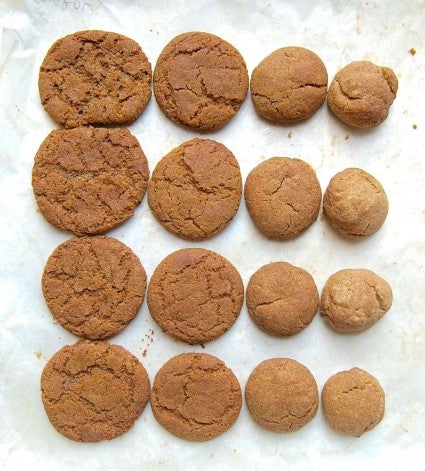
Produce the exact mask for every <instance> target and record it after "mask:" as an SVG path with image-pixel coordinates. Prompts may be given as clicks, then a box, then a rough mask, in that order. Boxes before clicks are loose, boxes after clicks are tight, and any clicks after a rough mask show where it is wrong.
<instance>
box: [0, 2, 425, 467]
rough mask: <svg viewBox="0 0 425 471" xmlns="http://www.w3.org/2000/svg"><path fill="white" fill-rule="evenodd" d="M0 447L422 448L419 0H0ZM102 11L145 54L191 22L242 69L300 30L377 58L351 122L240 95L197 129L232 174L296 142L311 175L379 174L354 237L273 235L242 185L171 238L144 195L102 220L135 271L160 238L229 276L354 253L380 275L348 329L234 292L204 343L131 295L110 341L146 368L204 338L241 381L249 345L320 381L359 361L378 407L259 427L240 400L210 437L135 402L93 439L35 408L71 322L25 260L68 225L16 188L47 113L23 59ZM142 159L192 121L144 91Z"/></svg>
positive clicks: (233, 456) (258, 455)
mask: <svg viewBox="0 0 425 471" xmlns="http://www.w3.org/2000/svg"><path fill="white" fill-rule="evenodd" d="M0 22H1V33H0V34H1V36H0V38H1V58H0V122H1V123H2V137H1V140H0V186H1V195H2V198H1V204H0V217H1V221H0V270H1V283H0V299H1V303H0V313H1V314H0V316H1V330H0V375H1V381H0V416H1V419H2V420H1V423H2V426H1V428H0V463H1V466H3V467H4V468H5V469H8V470H9V469H10V470H14V469H43V470H50V469H52V470H53V469H54V470H73V469H75V470H76V469H78V470H86V469H87V470H100V469H102V470H127V469H128V470H133V469H134V470H136V469H159V470H171V469H172V470H176V469H179V470H192V469H244V470H245V469H247V470H249V469H253V470H255V469H288V470H292V469H306V468H307V466H308V467H310V468H312V469H322V468H323V469H325V468H326V469H341V467H342V466H343V467H344V469H354V468H356V469H357V468H359V467H360V469H362V468H364V469H400V467H401V466H403V467H405V469H409V470H411V469H418V468H419V464H420V462H421V459H422V460H423V459H424V458H425V447H424V434H425V400H424V398H425V375H424V374H423V364H424V361H425V328H424V326H425V320H424V314H423V300H422V297H423V291H422V289H424V281H425V277H424V262H423V254H424V248H425V217H424V214H425V205H424V202H423V191H424V190H423V189H424V186H425V164H424V157H423V152H424V148H425V139H424V131H423V130H424V129H425V128H424V126H425V122H424V120H423V107H424V104H425V95H424V89H425V66H424V57H425V53H424V44H425V3H424V2H423V1H419V0H418V1H414V0H411V1H409V2H394V1H392V0H387V1H378V0H368V1H358V0H355V1H352V2H346V1H344V0H328V1H326V0H323V1H321V2H316V1H313V0H311V1H310V0H294V1H291V2H289V1H283V0H281V1H279V0H275V1H273V0H271V1H260V0H258V1H249V2H244V1H242V0H238V1H232V2H230V1H225V0H216V1H212V0H211V1H208V0H198V1H184V0H174V1H169V0H156V1H151V2H148V1H140V2H136V1H119V0H105V1H100V0H73V1H68V0H6V1H4V0H3V1H2V4H1V6H0ZM83 29H103V30H109V31H115V32H117V33H122V34H125V35H127V36H129V37H131V38H132V39H134V40H136V41H137V42H138V43H139V44H140V45H141V46H142V48H143V50H144V52H145V53H146V55H147V56H148V58H149V60H150V62H151V64H152V66H154V65H155V62H156V59H157V57H158V55H159V53H160V52H161V50H162V48H163V47H164V46H165V44H166V43H167V42H168V41H169V40H170V39H172V38H173V37H174V36H175V35H177V34H179V33H181V32H185V31H192V30H201V31H208V32H211V33H214V34H217V35H218V36H221V37H222V38H223V39H226V40H227V41H229V42H230V43H232V44H233V45H234V46H235V47H237V48H238V49H239V51H240V52H241V54H242V56H243V57H244V58H245V60H246V63H247V67H248V72H249V74H251V72H252V69H253V68H254V67H255V66H256V65H257V64H258V62H259V61H260V60H261V59H263V58H264V57H265V56H266V55H267V54H269V53H270V52H272V51H273V50H275V49H277V48H279V47H283V46H289V45H296V46H304V47H307V48H309V49H312V50H313V51H314V52H316V53H317V54H318V55H319V56H320V57H321V59H322V60H323V61H324V63H325V65H326V67H327V70H328V74H329V78H330V80H331V79H332V77H333V76H334V75H335V73H336V72H337V71H338V70H339V69H340V68H341V67H343V66H344V65H346V64H347V63H349V62H352V61H354V60H361V59H367V60H371V61H373V62H375V63H377V64H379V65H385V66H388V67H391V68H392V69H393V70H394V71H395V73H396V74H397V76H398V78H399V91H398V95H397V98H396V100H395V101H394V104H393V105H392V107H391V110H390V113H389V117H388V119H387V120H386V121H385V122H384V123H383V124H382V125H381V126H380V127H378V128H376V129H373V130H370V131H359V130H355V129H352V128H349V127H347V126H345V125H343V124H342V123H341V122H339V121H338V120H337V119H336V118H335V117H334V116H333V115H332V114H331V113H330V111H329V110H328V108H327V106H326V105H325V106H322V108H320V110H319V111H318V112H317V113H316V114H315V115H314V116H313V117H312V118H311V119H309V120H307V121H305V122H303V123H301V124H298V125H296V126H280V125H273V124H271V123H268V122H266V121H264V120H262V119H260V118H259V117H258V116H257V115H256V113H255V111H254V109H253V106H252V103H251V100H250V98H249V97H248V99H247V100H246V101H245V103H244V104H243V106H242V107H241V109H240V111H239V113H238V114H237V115H236V116H235V117H234V118H233V119H232V120H231V122H230V123H229V124H228V125H227V126H225V127H224V128H223V129H222V130H220V131H218V132H215V133H211V134H206V135H205V137H209V138H213V139H216V140H218V141H220V142H222V143H223V144H225V145H226V146H227V147H228V148H229V149H230V150H231V151H232V152H233V153H234V154H235V156H236V158H237V159H238V161H239V164H240V167H241V172H242V177H243V179H244V180H245V178H246V176H247V174H248V172H249V171H250V170H251V169H252V168H253V167H254V166H255V165H257V164H258V163H259V162H261V161H262V160H264V159H266V158H269V157H272V156H288V157H297V158H301V159H303V160H305V161H307V162H308V163H310V164H311V165H312V166H313V168H314V169H315V170H316V171H317V175H318V178H319V181H320V183H321V186H322V191H324V190H325V188H326V186H327V184H328V182H329V179H330V178H331V177H332V176H333V175H334V174H335V173H336V172H338V171H340V170H342V169H344V168H346V167H360V168H363V169H364V170H366V171H368V172H369V173H371V174H372V175H374V176H375V177H376V178H378V180H380V182H381V183H382V185H383V186H384V188H385V190H386V193H387V195H388V199H389V203H390V211H389V215H388V218H387V220H386V222H385V224H384V226H383V227H382V229H381V230H380V231H379V232H377V233H376V234H375V235H373V236H371V237H369V238H367V239H364V240H359V241H354V242H353V241H347V240H345V239H343V238H341V237H339V236H338V235H337V234H336V233H335V232H334V231H332V229H331V228H330V227H329V226H328V225H327V224H326V223H325V221H323V220H321V218H320V217H319V219H318V221H317V222H316V223H314V225H313V226H312V227H311V228H310V229H309V230H308V231H307V232H305V233H304V234H303V235H301V236H300V237H297V238H296V239H293V240H291V241H287V242H280V241H272V240H268V239H266V238H265V237H263V236H262V235H261V234H260V233H259V232H258V231H257V230H256V229H255V228H254V226H253V224H252V222H251V220H250V218H249V216H248V213H247V210H246V207H245V204H244V202H242V203H241V206H240V208H239V211H238V213H237V215H236V217H235V219H234V220H233V222H232V223H231V224H230V225H229V226H228V227H227V228H226V229H225V230H224V231H223V232H222V233H221V234H219V235H217V236H215V237H213V238H211V239H210V240H207V241H203V242H196V243H192V242H188V241H184V240H181V239H178V238H177V237H175V236H173V235H172V234H170V233H168V232H166V231H165V230H164V229H163V228H162V227H161V226H160V225H159V223H158V222H157V221H156V220H155V219H154V217H153V216H152V214H151V212H150V210H149V208H148V205H147V201H146V197H145V199H144V200H143V202H142V204H141V205H140V206H139V207H138V208H137V210H136V212H135V214H134V216H133V217H132V218H131V219H130V220H129V221H127V222H126V223H125V224H123V225H122V226H120V227H118V228H116V229H114V230H112V231H110V232H109V233H108V235H110V236H113V237H116V238H118V239H119V240H121V241H122V242H124V243H125V244H127V245H128V246H130V247H131V248H132V250H133V251H134V252H135V253H136V254H137V255H138V256H139V257H140V259H141V261H142V263H143V265H144V267H145V269H146V272H147V275H148V279H149V278H150V276H151V275H152V273H153V271H154V269H155V267H156V266H157V264H158V263H159V262H160V261H161V260H162V259H163V258H164V257H165V256H166V255H168V254H169V253H171V252H172V251H174V250H177V249H179V248H184V247H205V248H208V249H211V250H215V251H217V252H219V253H220V254H222V255H223V256H225V257H227V258H228V259H229V260H230V261H231V262H232V263H233V264H234V265H235V266H236V267H237V268H238V269H239V271H240V273H241V276H242V279H243V281H244V284H245V287H246V285H247V282H248V280H249V277H250V276H251V275H252V274H253V273H254V272H255V271H256V270H257V269H258V268H259V267H260V266H262V265H264V264H265V263H268V262H271V261H278V260H284V261H287V262H290V263H292V264H295V265H298V266H300V267H303V268H305V269H306V270H308V271H309V272H310V273H311V274H312V275H313V277H314V279H315V281H316V283H317V286H318V288H319V291H321V289H322V287H323V285H324V283H325V281H326V280H327V278H328V277H329V276H330V275H331V274H332V273H334V272H335V271H337V270H339V269H342V268H369V269H371V270H374V271H376V272H377V273H378V274H379V275H381V276H382V277H384V278H385V279H386V280H387V281H388V282H389V283H390V284H391V286H392V289H393V293H394V303H393V307H392V309H391V310H390V311H389V312H388V313H387V314H386V316H384V318H383V319H382V320H381V321H380V322H379V323H378V324H376V325H375V326H374V327H372V328H371V329H370V330H368V331H366V332H364V333H361V334H358V335H341V334H337V333H334V332H333V331H331V330H330V329H329V328H327V327H326V326H325V324H324V322H323V321H322V319H321V318H320V316H319V315H317V316H316V317H315V319H314V320H313V322H312V324H311V325H310V326H309V327H307V328H306V329H305V330H304V331H302V332H301V333H300V334H298V335H296V336H294V337H291V338H287V339H282V338H273V337H271V336H268V335H267V334H265V333H263V332H261V331H260V330H259V329H258V328H257V327H256V326H255V325H254V324H253V322H252V321H251V320H250V318H249V316H248V313H247V310H246V307H245V306H244V307H243V309H242V312H241V314H240V317H239V319H238V320H237V321H236V323H235V325H234V326H233V327H232V328H231V329H230V330H229V331H228V332H227V333H226V334H225V335H223V336H222V337H221V338H219V339H217V340H215V341H212V342H209V343H207V344H206V345H205V348H202V347H201V346H195V347H192V346H189V345H186V344H183V343H179V342H176V341H174V340H172V339H171V338H170V337H168V336H166V335H165V334H163V333H162V332H161V330H160V329H159V327H158V326H157V325H156V324H155V323H154V321H153V320H152V318H151V317H150V315H149V312H148V310H147V306H146V301H145V303H144V304H143V307H142V309H141V311H140V313H139V314H138V316H137V317H136V319H135V320H134V321H133V322H132V323H131V324H130V325H129V326H128V327H127V328H126V329H124V331H123V332H121V333H120V334H119V335H117V336H116V337H114V338H113V339H111V343H116V344H119V345H122V346H124V347H125V348H127V349H128V350H129V351H131V352H132V353H133V354H135V355H136V356H137V357H138V358H139V359H140V360H141V361H142V363H143V365H144V366H145V367H146V369H147V371H148V374H149V377H150V379H151V382H153V379H154V376H155V374H156V372H157V371H158V369H159V368H160V367H161V366H162V364H163V363H165V361H167V360H168V359H169V358H171V357H172V356H173V355H175V354H178V353H182V352H206V353H210V354H213V355H216V356H218V357H219V358H221V359H222V360H223V361H224V362H225V363H226V364H227V365H228V366H229V367H230V368H232V370H233V371H234V372H235V374H236V376H237V377H238V379H239V381H240V383H241V386H242V388H244V386H245V383H246V380H247V378H248V376H249V374H250V372H251V371H252V369H253V368H254V367H255V366H256V365H257V364H258V363H259V362H260V361H262V360H264V359H267V358H273V357H290V358H294V359H296V360H298V361H300V362H301V363H303V364H304V365H306V366H307V367H308V368H309V369H310V370H311V372H312V373H313V375H314V377H315V378H316V380H317V383H318V386H319V390H321V388H322V386H323V384H324V382H325V381H326V380H327V378H328V377H329V376H331V375H332V374H334V373H335V372H337V371H340V370H344V369H349V368H351V367H353V366H358V367H360V368H363V369H365V370H367V371H368V372H370V373H371V374H373V375H374V376H376V377H377V378H378V379H379V381H380V383H381V385H382V387H383V388H384V390H385V391H386V394H387V403H386V416H385V418H384V420H383V421H382V422H381V424H380V425H379V426H378V427H377V428H375V429H374V430H373V431H371V432H369V433H366V434H365V435H363V436H362V437H361V438H357V439H356V438H350V437H344V436H341V435H338V434H337V433H334V432H333V431H332V430H331V429H330V428H329V427H328V426H327V424H326V423H325V421H324V419H323V416H322V412H321V410H320V408H319V412H318V414H317V416H316V417H315V418H314V419H313V420H312V421H311V422H310V423H309V424H308V425H307V426H306V427H304V428H303V429H301V430H300V431H298V432H296V433H293V434H287V435H279V434H274V433H272V432H267V431H266V430H263V429H261V428H259V427H258V426H257V425H255V423H254V422H253V421H252V419H251V418H250V416H249V413H248V411H247V408H246V406H245V405H243V407H242V411H241V414H240V416H239V419H238V420H237V422H236V423H235V425H234V426H233V427H232V428H231V429H230V431H228V432H227V433H225V434H224V435H222V436H220V437H218V438H217V439H215V440H212V441H210V442H206V443H190V442H185V441H183V440H180V439H178V438H176V437H174V436H172V435H171V434H169V433H168V432H167V431H166V430H164V429H162V428H161V427H160V425H159V424H157V422H156V421H155V419H154V418H153V415H152V412H151V409H150V406H147V408H146V409H145V411H144V413H143V414H142V416H141V417H140V419H139V420H138V421H137V422H136V424H135V426H134V427H133V428H132V429H131V430H130V431H129V432H128V433H126V434H125V435H123V436H121V437H119V438H117V439H115V440H112V441H110V442H102V443H97V444H81V443H77V442H73V441H70V440H67V439H66V438H64V437H62V436H61V435H59V434H58V433H57V432H56V431H55V430H54V429H53V427H52V426H51V425H50V423H49V421H48V419H47V417H46V415H45V412H44V410H43V406H42V403H41V397H40V385H39V381H40V374H41V371H42V369H43V367H44V365H45V364H46V362H47V360H48V359H49V358H50V357H51V356H52V355H53V354H54V353H55V352H56V351H57V350H59V349H60V348H61V347H62V346H63V345H65V344H71V343H74V342H75V341H76V337H74V336H73V335H71V334H70V333H68V332H67V331H65V330H64V329H63V328H62V327H60V326H59V325H57V324H55V323H54V322H53V320H52V316H51V314H50V313H49V311H48V309H47V306H46V304H45V302H44V299H43V296H42V293H41V287H40V278H41V273H42V270H43V267H44V264H45V262H46V260H47V257H48V256H49V255H50V253H51V252H52V251H53V250H54V249H55V248H56V247H57V245H58V244H59V243H61V242H62V241H64V240H67V239H69V238H70V237H71V234H69V233H65V232H62V231H60V230H57V229H55V228H54V227H52V226H50V225H49V224H48V223H47V222H46V221H45V220H44V219H43V217H42V216H41V214H40V213H39V212H38V210H37V206H36V203H35V200H34V196H33V193H32V188H31V169H32V165H33V159H34V155H35V153H36V151H37V149H38V147H39V145H40V144H41V142H42V141H43V139H44V138H45V137H46V136H47V134H48V133H49V132H50V131H51V130H52V129H55V128H57V126H56V125H55V124H54V123H53V121H52V120H51V119H50V118H49V117H48V115H47V114H46V112H45V111H44V109H43V107H42V106H41V104H40V100H39V95H38V88H37V80H38V69H39V66H40V64H41V61H42V60H43V58H44V55H45V54H46V52H47V50H48V48H49V47H50V46H51V44H52V43H53V42H54V41H55V40H56V39H58V38H60V37H63V36H64V35H66V34H69V33H72V32H74V31H78V30H83ZM130 130H131V132H132V133H133V134H134V135H135V136H136V137H137V138H138V140H139V142H140V143H141V145H142V147H143V149H144V151H145V154H146V156H147V158H148V161H149V166H150V171H151V172H152V171H153V169H154V167H155V165H156V163H157V162H158V161H159V159H160V158H161V157H162V156H163V155H165V154H166V153H167V152H169V151H170V150H171V149H172V148H174V147H176V146H178V145H179V144H180V143H182V142H184V141H186V140H189V139H192V138H193V137H199V135H198V134H195V133H194V132H191V131H189V130H185V129H182V128H180V127H178V126H177V125H174V124H173V123H171V122H170V121H169V120H167V119H166V118H165V117H164V116H163V114H162V113H161V112H160V110H159V108H158V106H157V104H156V102H155V99H154V98H152V99H151V101H150V103H149V105H148V107H147V109H146V110H145V112H144V113H143V114H142V116H141V117H140V118H139V119H138V120H137V121H136V122H135V123H134V124H133V125H131V126H130Z"/></svg>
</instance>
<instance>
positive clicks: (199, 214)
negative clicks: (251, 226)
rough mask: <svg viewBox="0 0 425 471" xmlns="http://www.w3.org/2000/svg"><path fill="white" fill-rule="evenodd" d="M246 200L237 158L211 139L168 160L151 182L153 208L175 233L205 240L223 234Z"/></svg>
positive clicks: (176, 151) (172, 154)
mask: <svg viewBox="0 0 425 471" xmlns="http://www.w3.org/2000/svg"><path fill="white" fill-rule="evenodd" d="M241 196H242V177H241V173H240V170H239V164H238V162H237V160H236V159H235V157H234V155H233V154H232V153H231V152H230V150H229V149H227V148H226V147H225V146H224V145H223V144H220V143H219V142H216V141H213V140H210V139H192V140H190V141H187V142H185V143H183V144H182V145H180V146H179V147H177V148H176V149H174V150H172V151H171V152H170V153H169V154H167V155H166V156H165V157H163V158H162V159H161V160H160V161H159V163H158V165H157V166H156V167H155V170H154V171H153V173H152V178H151V180H150V182H149V191H148V202H149V206H150V208H151V210H152V212H153V214H154V215H155V217H156V218H157V219H158V220H159V222H160V223H161V224H162V225H163V226H164V227H165V228H166V229H168V230H169V231H170V232H172V233H174V234H176V235H178V236H181V237H185V238H187V239H191V240H201V239H205V238H207V237H210V236H212V235H214V234H217V233H218V232H220V231H222V230H223V229H224V228H225V227H226V226H227V225H228V224H229V223H230V221H231V220H232V219H233V217H234V215H235V214H236V211H237V210H238V207H239V203H240V200H241Z"/></svg>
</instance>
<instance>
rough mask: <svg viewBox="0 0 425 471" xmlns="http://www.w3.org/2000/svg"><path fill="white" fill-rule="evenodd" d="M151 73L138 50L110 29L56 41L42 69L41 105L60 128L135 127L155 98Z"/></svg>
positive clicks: (40, 85)
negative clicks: (90, 125)
mask: <svg viewBox="0 0 425 471" xmlns="http://www.w3.org/2000/svg"><path fill="white" fill-rule="evenodd" d="M151 79H152V69H151V66H150V64H149V61H148V59H147V57H146V56H145V54H144V52H143V51H142V49H141V48H140V46H139V45H138V44H137V43H136V42H135V41H133V40H132V39H130V38H127V37H126V36H122V35H121V34H116V33H111V32H107V31H97V30H90V31H78V32H76V33H73V34H70V35H68V36H65V37H64V38H61V39H59V40H58V41H56V42H55V43H54V44H53V45H52V47H51V48H50V49H49V51H48V52H47V54H46V57H45V58H44V60H43V63H42V64H41V67H40V75H39V80H38V88H39V91H40V98H41V103H42V104H43V106H44V108H45V110H46V111H47V113H49V115H50V116H51V117H52V118H53V119H54V121H56V122H57V123H59V124H63V125H64V126H65V127H67V128H74V127H76V126H81V125H84V124H100V125H102V124H115V125H117V124H125V123H132V122H133V121H134V120H135V119H136V118H137V117H138V116H139V115H140V113H141V112H142V111H143V110H144V109H145V107H146V105H147V104H148V102H149V99H150V97H151Z"/></svg>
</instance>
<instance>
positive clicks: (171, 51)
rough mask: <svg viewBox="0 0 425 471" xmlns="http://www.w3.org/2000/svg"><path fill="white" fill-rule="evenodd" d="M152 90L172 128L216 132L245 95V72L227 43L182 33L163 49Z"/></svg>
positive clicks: (205, 35)
mask: <svg viewBox="0 0 425 471" xmlns="http://www.w3.org/2000/svg"><path fill="white" fill-rule="evenodd" d="M153 90H154V94H155V98H156V101H157V102H158V105H159V107H160V108H161V110H162V112H163V113H164V114H165V115H166V116H167V117H168V118H169V119H171V120H172V121H174V122H175V123H177V124H180V125H183V126H186V127H189V128H191V129H193V130H197V131H215V130H217V129H220V128H221V127H223V126H224V125H225V124H227V123H228V121H230V119H231V118H232V117H233V116H234V115H235V114H236V113H237V112H238V110H239V108H240V107H241V105H242V103H243V101H244V100H245V98H246V95H247V93H248V72H247V70H246V65H245V61H244V60H243V58H242V56H241V55H240V53H239V52H238V51H237V50H236V49H235V48H234V47H233V46H232V45H231V44H229V43H228V42H226V41H224V40H223V39H221V38H219V37H217V36H215V35H213V34H210V33H203V32H199V31H195V32H189V33H183V34H180V35H179V36H176V37H175V38H174V39H172V40H171V41H170V42H169V43H168V44H167V45H166V46H165V48H164V49H163V51H162V52H161V54H160V56H159V57H158V61H157V63H156V66H155V71H154V76H153Z"/></svg>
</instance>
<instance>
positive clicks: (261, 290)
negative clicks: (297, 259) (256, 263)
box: [246, 262, 319, 336]
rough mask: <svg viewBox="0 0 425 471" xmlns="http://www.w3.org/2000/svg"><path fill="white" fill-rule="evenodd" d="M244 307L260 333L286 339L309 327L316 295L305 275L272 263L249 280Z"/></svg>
mask: <svg viewBox="0 0 425 471" xmlns="http://www.w3.org/2000/svg"><path fill="white" fill-rule="evenodd" d="M246 304H247V308H248V312H249V315H250V316H251V318H252V320H253V321H254V322H255V323H256V324H257V326H258V327H260V328H261V329H262V330H264V331H265V332H267V333H269V334H272V335H278V336H289V335H294V334H297V333H298V332H300V331H301V330H303V329H305V328H306V327H307V326H308V325H309V324H310V323H311V321H312V320H313V318H314V316H315V314H316V312H317V310H318V308H319V293H318V291H317V288H316V284H315V283H314V280H313V277H312V276H311V275H310V274H309V273H308V272H306V271H305V270H303V269H302V268H299V267H296V266H293V265H291V264H289V263H286V262H273V263H269V264H267V265H264V266H263V267H261V268H260V269H259V270H257V271H256V272H255V273H254V274H253V275H252V276H251V278H250V280H249V283H248V287H247V290H246Z"/></svg>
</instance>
